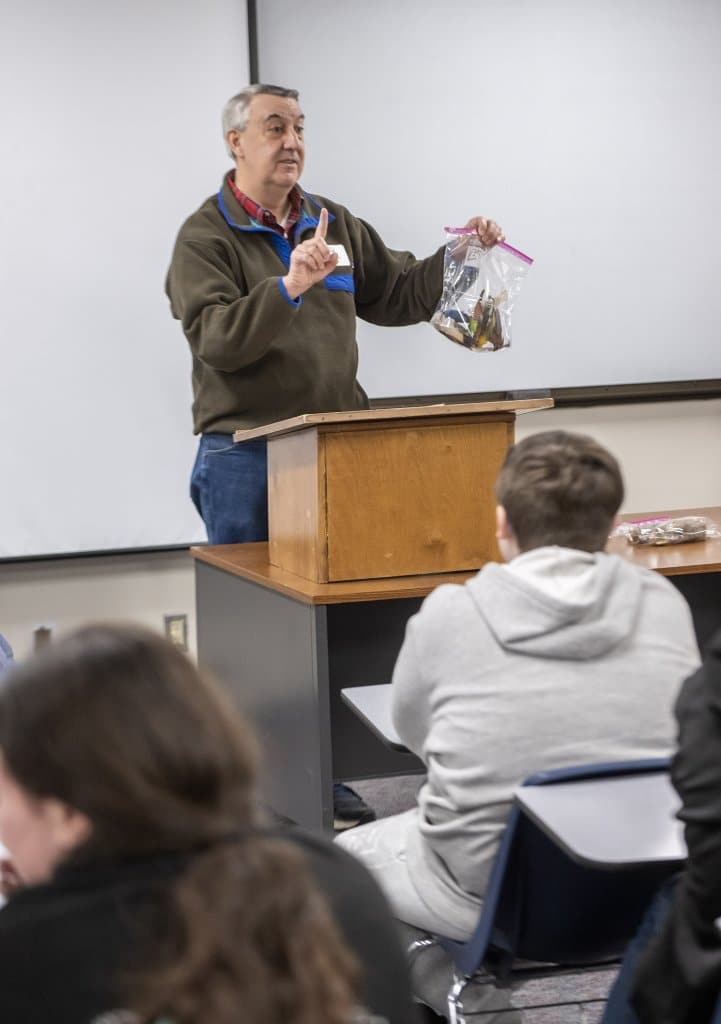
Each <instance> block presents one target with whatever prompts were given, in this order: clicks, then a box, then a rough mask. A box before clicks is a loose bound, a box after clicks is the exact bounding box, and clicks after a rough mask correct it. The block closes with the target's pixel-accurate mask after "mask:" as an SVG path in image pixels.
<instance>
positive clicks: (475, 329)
mask: <svg viewBox="0 0 721 1024" xmlns="http://www.w3.org/2000/svg"><path fill="white" fill-rule="evenodd" d="M445 231H446V255H445V263H444V265H443V294H442V295H441V299H440V302H439V303H438V306H437V307H436V311H435V313H434V314H433V316H432V317H431V323H432V324H433V326H434V327H435V328H436V330H438V331H440V332H441V334H445V336H446V337H447V338H450V339H451V341H455V342H457V343H458V344H459V345H464V346H465V347H466V348H470V349H473V350H474V351H475V352H496V351H498V349H501V348H509V347H510V344H511V312H512V310H513V302H514V300H515V298H516V296H517V295H518V292H519V291H520V288H521V284H522V283H523V279H524V277H525V276H526V274H527V273H528V269H529V267H530V266H531V265H532V263H533V260H532V259H531V257H530V256H526V254H525V253H523V252H520V251H519V250H518V249H514V248H513V246H512V245H508V243H507V242H498V243H497V244H496V245H494V246H493V247H492V248H490V249H484V248H483V246H482V245H481V241H480V239H479V237H478V234H477V232H476V229H475V228H446V229H445Z"/></svg>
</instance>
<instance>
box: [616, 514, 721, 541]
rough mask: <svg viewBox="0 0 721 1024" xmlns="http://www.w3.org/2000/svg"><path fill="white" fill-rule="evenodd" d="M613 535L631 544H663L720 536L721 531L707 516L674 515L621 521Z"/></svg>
mask: <svg viewBox="0 0 721 1024" xmlns="http://www.w3.org/2000/svg"><path fill="white" fill-rule="evenodd" d="M611 536H612V537H625V538H626V540H627V541H628V542H629V544H649V545H656V546H661V545H664V544H688V543H689V542H691V541H695V540H707V539H709V538H711V537H719V536H721V533H720V532H719V529H718V527H717V526H716V524H715V523H714V522H713V521H712V520H711V519H708V518H707V517H706V516H673V517H668V518H665V517H661V518H659V519H639V520H638V521H636V522H630V523H621V524H620V525H619V526H617V527H616V529H615V530H614V531H613V533H612V534H611Z"/></svg>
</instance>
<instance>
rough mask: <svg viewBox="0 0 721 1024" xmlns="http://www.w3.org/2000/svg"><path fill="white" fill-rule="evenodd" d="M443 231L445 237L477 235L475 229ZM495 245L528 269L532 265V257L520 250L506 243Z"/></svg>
mask: <svg viewBox="0 0 721 1024" xmlns="http://www.w3.org/2000/svg"><path fill="white" fill-rule="evenodd" d="M443 230H444V231H445V233H446V234H447V235H475V234H476V233H477V232H476V229H475V228H444V229H443ZM496 245H497V247H498V248H499V249H505V250H506V252H510V253H511V255H512V256H516V257H517V258H518V259H519V260H523V262H524V263H527V264H528V265H529V267H530V266H531V265H532V263H533V257H532V256H527V255H526V254H525V252H521V250H520V249H516V247H515V246H514V245H509V244H508V242H497V243H496Z"/></svg>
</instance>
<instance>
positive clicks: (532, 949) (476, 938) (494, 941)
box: [438, 758, 681, 979]
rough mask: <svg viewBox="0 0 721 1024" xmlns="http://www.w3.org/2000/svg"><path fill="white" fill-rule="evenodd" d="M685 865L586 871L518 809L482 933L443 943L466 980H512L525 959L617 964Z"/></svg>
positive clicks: (622, 770)
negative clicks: (476, 976) (488, 976)
mask: <svg viewBox="0 0 721 1024" xmlns="http://www.w3.org/2000/svg"><path fill="white" fill-rule="evenodd" d="M668 769H669V760H668V759H667V758H663V759H653V760H644V761H624V762H614V763H611V764H600V765H584V766H581V767H577V768H565V769H560V770H558V771H550V772H543V773H540V774H538V775H533V776H531V777H530V778H529V779H527V780H526V781H525V782H524V783H523V785H524V786H549V785H562V784H563V783H564V782H571V781H577V780H580V779H590V778H604V777H610V776H623V775H635V774H638V773H640V772H666V771H668ZM602 824H603V823H601V827H602ZM680 863H681V862H680V861H665V862H661V863H659V862H654V863H648V864H641V865H638V866H633V867H628V868H622V869H614V870H608V869H604V868H602V867H599V868H595V867H588V866H586V865H582V864H580V863H577V862H576V861H574V860H572V859H571V857H570V856H569V855H568V854H567V853H565V852H564V851H563V850H562V849H561V848H560V847H559V846H557V845H556V844H555V843H554V842H553V840H552V839H550V838H549V837H548V836H547V835H546V834H545V833H543V832H542V831H541V830H540V828H538V826H536V825H535V824H534V823H533V822H532V821H531V820H530V818H528V817H527V816H526V815H525V814H523V813H522V811H521V810H520V809H519V808H518V807H514V809H513V811H512V812H511V817H510V819H509V821H508V824H507V826H506V830H505V832H504V835H503V840H502V843H501V846H500V849H499V852H498V854H497V857H496V860H495V862H494V867H493V871H492V873H491V877H490V880H489V885H488V887H487V890H486V896H485V900H484V903H483V909H482V912H481V917H480V920H479V923H478V926H477V928H476V930H475V932H474V934H473V935H472V936H471V938H470V939H469V940H468V941H467V942H456V941H453V940H451V939H443V938H439V939H438V941H439V942H440V944H441V945H442V946H443V947H444V948H445V949H446V950H447V952H448V953H449V955H450V956H451V958H452V959H453V961H454V964H455V966H456V970H457V972H458V973H459V974H462V975H464V976H466V977H468V976H470V975H471V974H473V973H474V972H475V971H476V970H478V968H479V967H480V966H481V965H484V966H485V967H487V968H488V969H490V970H491V971H492V972H493V973H494V974H495V975H496V976H497V977H498V978H499V979H503V978H508V976H509V975H510V972H511V969H512V966H513V964H514V961H517V960H531V961H538V962H542V963H553V964H556V965H562V966H565V967H572V966H587V965H591V964H595V965H598V964H601V963H603V962H604V961H610V960H614V959H616V958H618V957H619V956H620V955H621V954H622V952H623V949H624V947H625V945H626V944H627V942H628V940H629V939H630V938H631V937H632V936H633V934H634V932H635V930H636V926H637V924H638V922H639V920H640V918H641V916H642V914H643V912H644V911H645V909H646V907H647V906H648V904H649V903H650V901H651V897H652V896H653V894H654V893H655V891H656V889H657V888H658V887H659V885H660V884H661V883H662V882H663V881H664V880H665V879H666V878H667V877H668V876H669V875H671V874H673V873H674V872H675V871H677V870H678V868H679V866H680Z"/></svg>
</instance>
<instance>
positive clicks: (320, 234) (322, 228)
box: [313, 206, 328, 241]
mask: <svg viewBox="0 0 721 1024" xmlns="http://www.w3.org/2000/svg"><path fill="white" fill-rule="evenodd" d="M327 232H328V211H327V210H326V208H325V206H324V207H323V209H322V210H321V211H320V217H319V218H318V227H317V228H316V229H315V234H314V235H313V237H314V238H322V239H323V241H325V236H326V234H327Z"/></svg>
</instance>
